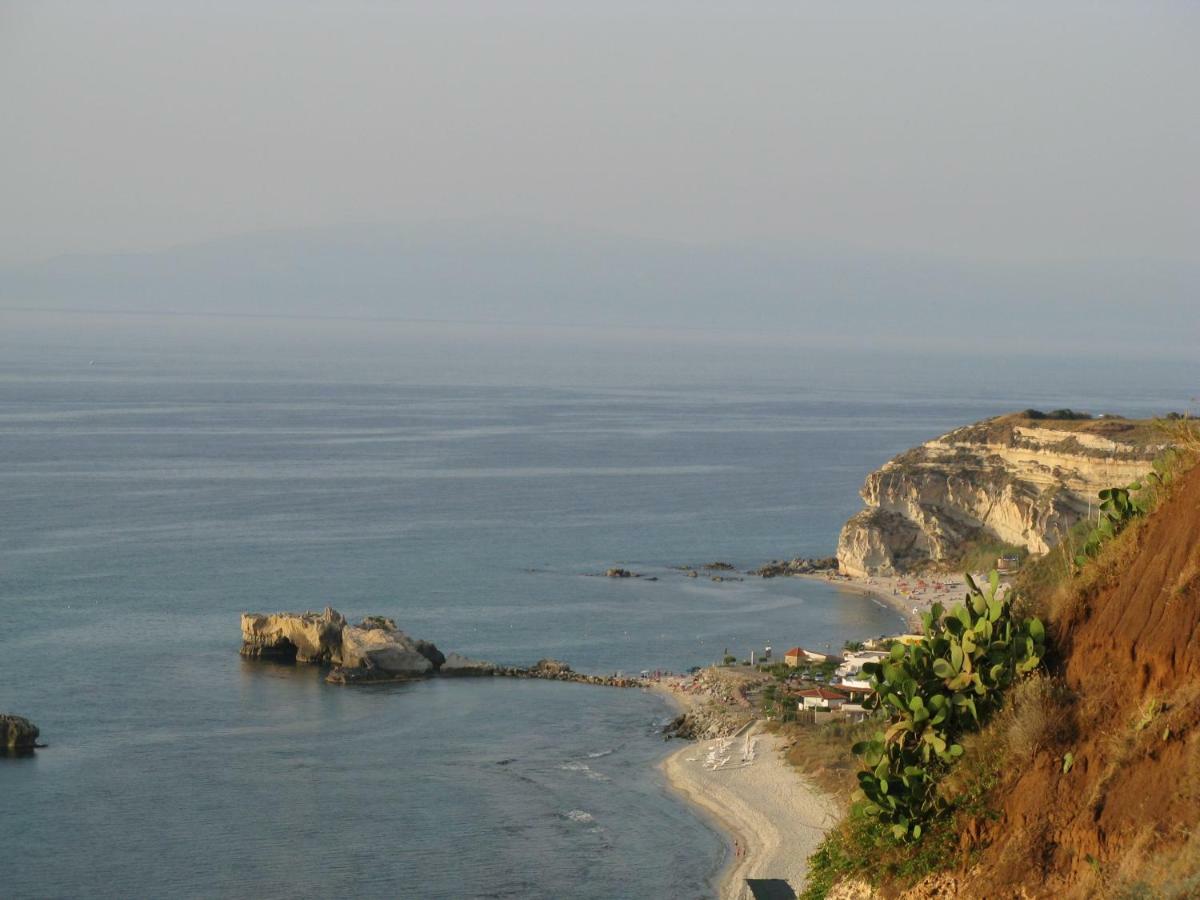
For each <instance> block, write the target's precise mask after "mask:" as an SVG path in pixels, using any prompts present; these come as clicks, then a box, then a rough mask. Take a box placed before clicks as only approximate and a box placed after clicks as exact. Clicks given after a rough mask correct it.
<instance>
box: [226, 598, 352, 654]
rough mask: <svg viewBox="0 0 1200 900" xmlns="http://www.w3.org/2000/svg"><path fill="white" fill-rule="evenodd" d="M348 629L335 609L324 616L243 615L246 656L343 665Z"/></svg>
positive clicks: (243, 648) (307, 613)
mask: <svg viewBox="0 0 1200 900" xmlns="http://www.w3.org/2000/svg"><path fill="white" fill-rule="evenodd" d="M345 627H346V619H345V618H344V617H343V616H342V614H341V613H340V612H338V611H337V610H336V609H334V608H333V607H331V606H327V607H325V611H324V612H322V613H315V612H305V613H274V614H272V615H262V614H260V613H242V656H250V657H269V658H275V659H294V660H296V662H306V663H335V664H336V663H340V662H341V661H342V659H341V651H342V629H344V628H345Z"/></svg>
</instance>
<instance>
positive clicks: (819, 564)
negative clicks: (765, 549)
mask: <svg viewBox="0 0 1200 900" xmlns="http://www.w3.org/2000/svg"><path fill="white" fill-rule="evenodd" d="M837 567H838V561H837V557H836V556H821V557H816V558H812V559H809V558H806V557H797V558H796V559H785V560H778V559H773V560H771V561H770V562H769V563H767V564H766V565H765V566H759V567H758V568H757V569H754V570H753V571H751V572H749V573H748V574H750V575H757V576H758V577H759V578H779V577H781V576H784V575H815V574H817V573H827V572H836V571H837Z"/></svg>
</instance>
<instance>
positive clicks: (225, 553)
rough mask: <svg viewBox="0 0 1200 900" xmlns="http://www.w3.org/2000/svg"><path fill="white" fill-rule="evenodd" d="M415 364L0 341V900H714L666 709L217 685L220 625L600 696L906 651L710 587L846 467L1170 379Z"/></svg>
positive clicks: (842, 489) (819, 527) (524, 697)
mask: <svg viewBox="0 0 1200 900" xmlns="http://www.w3.org/2000/svg"><path fill="white" fill-rule="evenodd" d="M174 337H175V338H178V335H175V336H174ZM418 343H419V344H420V346H416V345H414V346H410V347H400V348H398V349H397V351H396V353H395V354H394V355H392V354H391V353H385V352H381V351H380V348H379V347H378V346H375V345H373V346H372V351H371V352H370V353H365V354H364V355H363V356H361V357H354V356H352V355H346V354H342V355H338V354H332V355H329V354H327V355H325V356H323V357H321V356H320V355H319V354H315V353H310V352H308V351H307V350H306V351H305V352H303V353H300V354H299V355H297V356H296V357H294V358H292V357H288V356H287V354H281V353H279V352H273V353H272V355H270V357H269V358H267V357H266V356H260V355H256V354H253V353H248V352H246V348H245V346H244V345H242V344H238V343H237V342H236V341H234V342H232V344H231V347H232V349H231V348H230V347H221V346H218V345H217V344H215V343H213V342H212V341H209V342H208V343H205V344H203V345H202V346H195V345H191V344H187V343H186V342H185V343H183V344H181V345H180V347H177V348H175V349H163V348H162V347H160V346H158V345H157V344H155V343H154V342H153V341H142V342H140V343H137V344H136V346H135V347H134V349H130V350H125V349H122V348H121V347H119V346H117V345H116V344H114V343H112V342H110V341H107V340H105V339H103V338H102V337H96V336H94V335H93V337H91V338H86V339H82V338H80V339H75V340H74V341H62V342H59V343H57V344H51V343H48V344H47V345H46V346H37V345H30V344H25V343H19V342H16V341H13V340H8V341H5V340H4V338H3V337H2V336H0V350H2V351H3V352H2V353H0V612H2V616H3V628H2V629H0V712H9V713H16V714H20V715H24V716H27V717H29V718H30V719H32V720H33V721H34V722H35V723H36V724H37V725H38V726H39V727H40V728H41V733H42V740H43V741H44V742H45V744H46V746H45V747H44V748H43V749H41V750H39V751H37V753H36V754H34V755H32V756H28V757H21V758H4V759H0V810H2V814H0V894H3V895H4V896H5V897H13V898H26V897H81V896H89V897H289V898H295V897H318V896H323V897H328V896H354V897H413V898H460V897H486V898H568V897H569V898H575V897H579V898H623V897H630V898H649V897H653V898H675V897H679V898H694V897H695V898H699V897H711V896H713V895H714V892H715V877H716V875H717V873H718V872H719V871H720V869H721V867H722V866H723V864H724V862H725V861H726V859H727V857H728V854H729V848H728V846H727V844H726V840H725V838H724V837H723V836H722V835H721V834H720V833H719V832H718V831H717V830H715V829H714V826H713V825H712V824H711V823H710V822H709V821H707V820H706V819H705V818H704V817H703V816H702V815H700V814H699V813H697V812H696V811H694V810H693V809H691V808H689V807H688V806H687V805H685V804H684V803H683V802H682V801H681V800H680V799H679V798H678V797H676V796H674V795H673V794H672V793H671V792H670V790H669V789H668V787H667V785H666V784H665V782H664V780H663V778H662V776H661V774H660V773H659V771H658V769H657V763H658V762H659V761H660V760H661V759H662V758H663V757H664V756H665V754H666V753H667V752H668V751H669V750H670V749H671V747H672V744H671V743H668V742H666V741H664V738H663V736H662V734H661V730H662V726H663V725H664V723H665V722H667V721H668V720H669V719H670V717H671V716H672V715H673V711H672V709H671V707H670V706H669V705H668V703H667V702H666V701H665V700H664V699H663V698H662V697H661V696H659V695H656V694H653V693H650V692H644V691H640V690H618V689H608V688H598V687H589V686H582V685H575V684H559V683H547V682H538V681H520V680H510V679H494V680H493V679H488V680H471V679H463V680H429V681H425V682H420V683H411V684H403V685H394V686H381V687H369V688H348V687H339V686H333V685H327V684H325V683H324V682H323V680H322V673H321V671H319V670H318V669H316V668H313V667H307V666H297V665H282V664H273V663H265V662H261V661H250V660H245V659H242V658H241V657H240V656H239V654H238V648H239V644H240V641H239V616H240V615H241V613H242V612H243V611H258V612H274V611H280V610H291V611H299V610H306V609H314V610H319V609H322V608H323V607H325V606H327V605H328V606H333V607H334V608H336V609H338V610H340V611H341V612H342V613H344V614H345V615H346V616H347V617H348V618H351V619H353V618H355V617H360V616H364V615H368V614H380V615H385V616H389V617H391V618H394V619H395V620H396V621H397V623H399V625H400V626H401V627H402V628H403V629H404V630H406V631H407V632H409V633H410V634H413V635H415V636H418V637H422V638H427V639H430V640H432V641H434V642H435V643H436V644H437V645H438V646H439V647H440V648H442V649H443V650H444V651H446V652H449V651H457V652H460V653H463V654H466V655H468V656H474V657H479V658H484V659H489V660H493V661H496V662H500V663H508V664H529V663H532V662H534V661H536V660H538V659H540V658H542V657H554V658H558V659H562V660H565V661H567V662H568V663H569V664H570V665H572V666H573V667H574V668H576V669H577V670H580V671H584V672H595V673H609V672H617V671H620V672H624V673H637V672H640V671H642V670H673V671H683V670H686V669H688V668H690V667H692V666H703V665H708V664H712V663H714V662H716V661H718V660H720V659H721V658H722V657H723V656H724V655H725V654H726V652H728V653H732V654H734V655H736V656H738V657H739V658H743V657H747V656H749V654H750V653H751V652H754V653H755V654H757V655H760V656H761V654H762V653H763V651H764V649H765V648H766V647H767V646H771V647H773V648H774V652H775V654H776V655H777V656H778V655H780V654H781V653H782V650H783V649H785V648H787V647H790V646H793V645H797V644H800V645H803V646H805V647H809V648H812V649H822V648H840V647H841V645H842V644H843V642H845V641H848V640H858V639H862V638H865V637H869V636H874V635H879V634H883V633H889V632H894V631H896V630H897V629H898V628H900V627H901V623H900V621H899V619H898V617H897V615H896V614H895V613H894V612H892V611H890V610H889V609H886V608H884V607H882V606H880V605H879V604H877V603H876V602H874V601H873V600H871V599H869V598H867V597H864V596H861V595H858V594H855V593H849V592H845V591H843V590H840V589H838V588H836V587H834V586H831V585H828V584H825V583H822V582H819V581H811V580H802V579H774V580H761V579H758V578H755V577H751V576H747V575H744V574H739V573H744V572H745V571H746V570H747V569H750V568H752V567H755V566H757V565H760V564H762V563H764V562H766V561H769V560H772V559H782V558H790V557H793V556H823V555H828V554H831V553H832V552H833V551H834V548H835V544H836V538H837V533H838V530H839V528H840V526H841V524H842V522H843V521H844V520H845V519H846V518H847V517H848V516H849V515H851V514H852V513H854V512H855V511H856V510H857V509H859V508H860V507H861V500H860V499H859V497H858V493H857V491H858V488H859V486H860V484H861V483H862V481H863V478H864V477H865V476H866V475H867V474H868V472H870V471H871V470H872V469H874V468H876V467H878V466H879V465H880V464H882V463H883V462H884V461H885V460H887V459H888V458H889V457H891V456H893V455H894V454H896V453H898V452H900V451H902V450H904V449H905V448H907V447H910V446H912V445H915V444H918V443H920V442H922V441H924V440H927V439H929V438H931V437H934V436H936V435H938V434H941V433H943V432H945V431H947V430H949V429H951V428H953V427H955V426H958V425H961V424H964V423H967V422H971V421H974V420H976V419H979V418H981V417H983V416H987V415H992V414H996V413H999V412H1002V411H1006V410H1011V409H1019V408H1023V407H1026V406H1036V405H1042V406H1044V407H1052V406H1076V407H1080V406H1082V407H1083V408H1087V409H1091V410H1093V411H1097V412H1099V411H1108V410H1110V409H1115V410H1118V411H1121V412H1125V413H1129V414H1151V413H1161V412H1164V411H1166V410H1168V409H1185V408H1187V407H1188V404H1189V403H1192V402H1194V401H1193V400H1192V395H1194V393H1195V392H1196V390H1197V381H1196V379H1195V378H1194V376H1195V375H1196V368H1195V366H1194V365H1192V364H1181V365H1179V366H1176V367H1173V368H1168V369H1166V370H1154V369H1153V367H1140V368H1139V367H1129V369H1128V372H1127V375H1126V376H1124V377H1122V378H1120V379H1116V378H1111V377H1108V378H1106V377H1105V372H1106V371H1107V370H1106V369H1105V367H1104V366H1103V365H1102V364H1100V363H1093V362H1084V363H1080V364H1077V365H1066V364H1064V363H1062V362H1061V361H1057V360H1041V361H1038V360H1025V361H1015V362H1014V361H1013V360H1001V361H998V362H996V361H992V362H988V361H984V362H980V360H979V359H978V358H976V357H974V356H972V355H970V354H964V355H960V356H955V357H947V358H946V359H943V360H938V359H936V358H934V357H931V356H930V355H928V354H925V353H922V354H916V355H913V354H905V353H903V352H900V353H897V354H893V355H891V356H887V355H886V354H885V355H882V356H881V355H880V354H879V353H877V352H872V353H869V354H866V353H860V354H858V355H857V356H855V354H854V353H851V352H828V351H822V352H818V351H814V350H812V349H811V348H810V349H804V348H797V349H796V350H795V358H794V359H792V360H791V363H790V364H781V365H772V366H768V367H766V368H765V369H763V368H756V365H757V364H758V362H759V361H758V360H756V354H754V353H753V350H752V348H750V349H748V348H746V347H745V346H739V347H737V348H734V350H733V351H731V353H732V355H734V356H737V358H738V360H740V361H739V362H736V363H731V362H730V354H727V353H725V352H724V351H723V349H722V348H721V347H720V346H719V345H717V346H711V345H706V346H702V347H694V346H685V347H684V348H683V349H682V350H678V351H671V352H668V351H666V350H662V351H661V352H660V351H659V350H658V349H656V348H655V346H654V345H653V342H651V341H641V342H639V343H638V345H637V346H636V347H634V348H632V349H630V348H628V347H626V348H618V349H613V348H612V347H611V346H609V347H607V348H606V347H603V346H602V347H599V348H598V349H597V348H596V347H592V348H591V349H590V350H588V351H587V352H583V351H580V352H579V353H578V354H576V353H573V352H570V351H569V349H568V350H566V351H564V350H563V348H561V347H559V348H556V352H550V351H549V350H547V352H546V359H547V360H548V361H547V362H545V363H544V364H543V363H542V362H540V361H539V358H538V354H537V347H534V348H533V349H532V350H527V349H523V348H517V349H513V348H507V347H501V348H498V349H497V348H493V352H492V353H491V355H488V354H486V353H479V354H475V353H466V354H465V355H464V354H462V353H458V354H457V355H456V352H455V341H454V340H453V336H452V335H451V336H450V337H447V336H446V335H441V336H440V338H439V341H434V342H433V343H432V344H430V343H429V342H427V341H419V342H418ZM278 349H279V348H278V347H276V348H275V350H276V351H277V350H278ZM310 349H311V348H310ZM543 349H545V348H544V346H543ZM739 354H740V355H739ZM774 358H775V359H776V360H778V359H784V358H786V354H782V353H776V354H775V357H774ZM664 359H666V360H667V363H664V362H663V360H664ZM716 561H721V562H728V563H730V564H732V565H733V566H735V567H736V569H737V572H733V573H723V574H726V575H730V576H733V577H732V578H728V579H727V580H724V581H720V582H717V581H713V580H711V579H710V578H709V577H708V573H707V572H706V573H704V574H703V575H702V576H701V577H699V578H688V577H687V576H686V574H685V573H684V572H683V571H681V570H680V569H678V568H676V567H680V566H693V567H695V566H701V565H704V564H706V563H711V562H716ZM612 566H621V567H624V568H627V569H630V570H632V571H635V572H638V573H642V574H643V575H644V576H646V577H643V578H638V579H611V578H605V577H602V576H601V574H600V573H603V572H604V570H605V569H607V568H609V567H612ZM676 746H677V745H676Z"/></svg>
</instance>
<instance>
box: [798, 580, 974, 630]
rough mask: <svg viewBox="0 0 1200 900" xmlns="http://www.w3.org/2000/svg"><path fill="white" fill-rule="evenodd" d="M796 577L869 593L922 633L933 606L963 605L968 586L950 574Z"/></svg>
mask: <svg viewBox="0 0 1200 900" xmlns="http://www.w3.org/2000/svg"><path fill="white" fill-rule="evenodd" d="M793 577H796V578H809V579H816V580H820V581H824V582H826V583H828V584H832V585H834V586H835V587H839V588H843V589H844V590H847V591H854V592H856V593H860V594H867V595H868V596H870V597H873V598H875V599H876V600H878V601H879V602H880V603H882V604H884V605H885V606H890V607H891V608H892V609H894V610H896V612H898V613H900V615H902V616H904V619H905V621H906V622H907V623H908V627H909V630H910V631H913V632H916V633H920V631H921V616H922V615H923V614H924V613H927V612H929V609H930V607H932V606H933V604H935V603H941V604H942V606H944V607H946V608H947V609H949V608H950V607H951V606H953V605H954V604H955V603H960V602H961V601H962V599H963V597H965V596H966V593H967V586H966V583H965V582H964V581H963V577H962V576H961V575H956V576H951V575H946V576H944V577H943V578H940V579H939V578H937V577H934V576H925V577H924V578H920V577H918V576H915V575H873V576H871V577H870V578H863V577H860V576H849V575H838V576H834V577H830V576H828V575H796V576H793ZM974 578H975V580H976V581H977V582H980V583H984V584H986V582H987V576H986V575H985V574H977V575H975V576H974ZM922 582H924V584H923V585H922ZM939 585H940V589H939V587H938V586H939ZM952 585H953V586H952Z"/></svg>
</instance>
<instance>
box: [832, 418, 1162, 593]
mask: <svg viewBox="0 0 1200 900" xmlns="http://www.w3.org/2000/svg"><path fill="white" fill-rule="evenodd" d="M1164 449H1165V443H1164V441H1163V440H1162V439H1161V438H1160V437H1159V436H1158V435H1157V433H1156V432H1155V430H1154V428H1153V426H1152V425H1150V424H1149V423H1145V422H1135V421H1130V420H1125V419H1111V418H1106V419H1094V420H1085V421H1054V420H1044V419H1028V418H1025V417H1023V416H1022V415H1019V414H1018V415H1010V416H1001V417H999V418H996V419H987V420H985V421H983V422H980V423H977V424H975V425H968V426H966V427H965V428H959V429H956V430H955V431H952V432H950V433H949V434H945V435H942V436H941V437H939V438H936V439H934V440H932V441H929V442H928V443H925V444H923V445H921V446H920V447H915V448H913V449H912V450H909V451H907V452H905V453H902V454H901V455H900V456H897V457H896V458H895V459H893V460H891V461H890V462H888V463H887V464H886V465H884V466H883V468H881V469H879V470H878V471H875V472H872V473H871V474H870V475H869V476H867V480H866V483H865V484H864V485H863V487H862V490H861V491H860V493H861V494H862V498H863V500H864V501H865V502H866V504H867V509H865V510H863V511H862V512H860V513H858V514H857V515H855V516H854V517H853V518H851V519H850V521H848V522H847V523H846V525H845V526H844V527H843V528H842V533H841V536H840V537H839V540H838V551H837V556H838V564H839V567H840V568H841V569H842V571H844V572H846V573H848V574H851V575H879V574H891V573H894V572H902V571H906V570H908V569H911V568H913V567H915V566H919V565H920V564H922V563H925V562H929V561H934V562H938V561H948V560H952V559H954V558H955V557H956V556H958V555H959V554H960V553H961V552H962V550H963V549H964V548H965V546H966V545H967V544H968V543H969V542H971V541H974V540H978V539H993V540H1000V541H1004V542H1005V543H1009V544H1015V545H1019V546H1024V547H1027V548H1028V549H1029V550H1030V552H1032V553H1045V552H1046V551H1047V550H1049V549H1050V548H1051V547H1052V546H1053V545H1054V544H1055V543H1057V541H1058V538H1059V536H1060V535H1061V534H1064V533H1065V532H1067V531H1068V530H1070V528H1071V527H1072V526H1073V525H1074V524H1075V523H1076V522H1078V521H1079V520H1080V519H1082V518H1083V517H1084V516H1086V515H1087V512H1088V508H1089V503H1094V502H1095V497H1096V494H1097V492H1099V491H1100V490H1102V489H1104V488H1108V487H1113V486H1114V485H1121V484H1127V483H1129V482H1131V481H1134V480H1136V479H1138V478H1140V477H1142V476H1143V475H1145V474H1146V473H1147V472H1148V471H1149V470H1150V464H1151V461H1152V460H1153V459H1154V458H1155V457H1156V456H1158V455H1159V454H1160V453H1161V452H1162V451H1163V450H1164Z"/></svg>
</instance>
